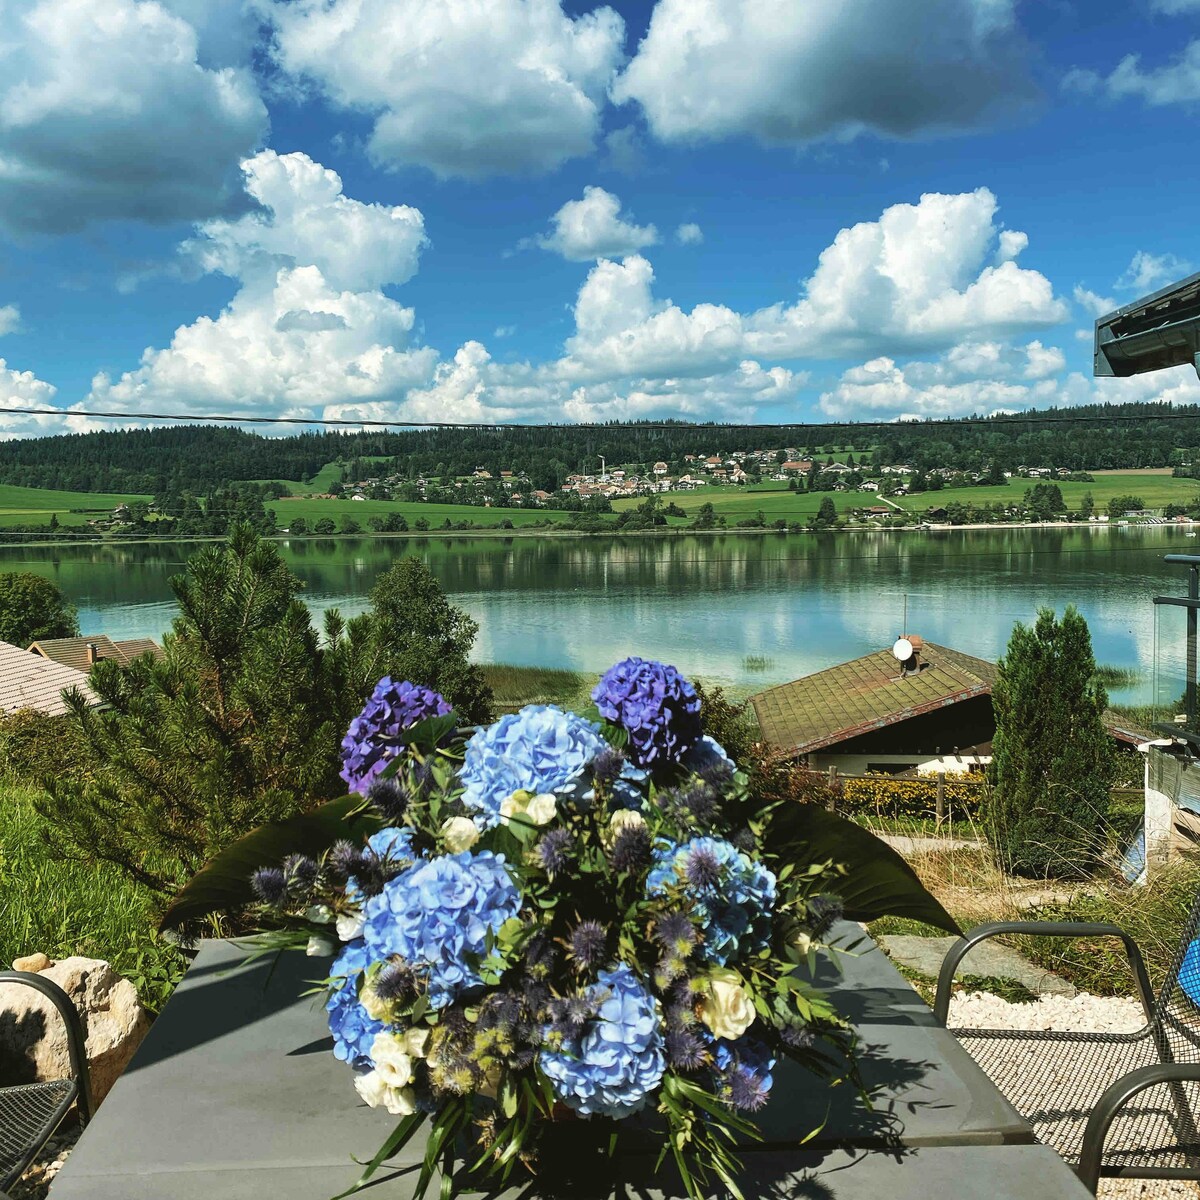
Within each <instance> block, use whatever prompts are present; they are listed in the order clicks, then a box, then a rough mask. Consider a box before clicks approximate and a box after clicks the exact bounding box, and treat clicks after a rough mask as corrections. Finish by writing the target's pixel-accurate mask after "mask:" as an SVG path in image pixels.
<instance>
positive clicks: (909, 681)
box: [750, 642, 996, 754]
mask: <svg viewBox="0 0 1200 1200" xmlns="http://www.w3.org/2000/svg"><path fill="white" fill-rule="evenodd" d="M921 662H922V669H921V670H919V671H911V672H908V673H907V674H902V673H901V671H900V664H899V663H898V662H897V661H896V660H895V658H893V657H892V652H891V651H890V650H879V651H876V652H875V653H874V654H866V655H864V656H863V657H862V658H856V659H854V660H853V662H847V663H841V664H840V665H839V666H836V667H830V668H829V669H828V670H825V671H818V672H817V673H816V674H815V675H806V676H805V677H804V678H803V679H797V680H796V681H795V682H793V683H784V684H781V685H780V686H779V687H773V688H770V689H768V690H767V691H765V692H759V694H758V695H757V696H752V697H751V698H750V703H751V704H752V705H753V706H754V712H755V714H756V715H757V717H758V724H759V727H760V728H761V729H762V733H763V737H764V738H765V739H766V741H767V742H768V743H769V744H770V745H771V746H773V747H775V748H777V749H781V750H783V749H786V750H794V751H795V752H796V753H798V754H806V753H808V752H809V751H812V750H820V749H823V748H824V747H826V746H832V745H836V744H837V743H838V742H844V741H846V740H847V739H848V738H852V737H856V736H857V735H858V734H860V733H867V732H868V731H870V730H872V729H882V728H883V727H884V726H886V725H895V724H897V723H898V722H900V721H907V720H908V719H909V718H910V717H916V716H919V715H920V714H922V713H927V712H932V711H933V710H934V709H938V708H945V707H946V706H948V705H951V704H957V703H958V702H959V701H960V700H970V699H972V698H974V697H975V696H988V695H990V694H991V691H992V683H993V681H994V680H995V678H996V668H995V666H994V664H992V663H989V662H985V661H984V660H983V659H981V658H973V657H972V656H971V655H970V654H961V653H959V651H957V650H948V649H947V648H946V647H945V646H938V645H936V644H935V643H933V642H926V643H925V644H924V647H923V648H922V651H921Z"/></svg>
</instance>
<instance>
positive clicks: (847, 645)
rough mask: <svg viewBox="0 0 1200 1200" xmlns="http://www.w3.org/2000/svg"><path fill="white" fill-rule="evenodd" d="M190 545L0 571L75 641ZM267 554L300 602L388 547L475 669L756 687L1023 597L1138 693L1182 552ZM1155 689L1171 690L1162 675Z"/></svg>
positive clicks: (350, 577)
mask: <svg viewBox="0 0 1200 1200" xmlns="http://www.w3.org/2000/svg"><path fill="white" fill-rule="evenodd" d="M197 548H198V545H197V544H195V543H175V544H171V543H162V544H140V545H139V544H130V545H120V546H117V545H91V546H58V547H36V546H28V547H11V548H9V547H5V548H0V571H7V570H22V571H33V572H36V573H37V574H39V575H44V576H46V577H47V578H49V579H52V580H54V582H55V583H57V584H58V586H59V587H60V588H61V589H62V591H63V592H64V593H65V594H66V595H67V596H68V597H69V598H70V599H71V600H72V601H73V602H74V603H75V604H76V605H77V606H78V608H79V619H80V624H81V627H82V629H83V631H84V632H85V633H105V634H108V635H109V636H111V637H114V638H124V637H135V636H153V637H160V636H161V635H162V633H163V631H164V630H166V629H167V628H168V627H169V626H170V622H171V619H172V617H173V615H174V605H173V602H172V600H171V592H170V588H169V586H168V580H169V578H170V577H171V576H172V575H175V574H177V573H178V572H180V571H181V570H182V569H183V566H184V563H185V561H186V558H187V556H188V555H189V554H190V553H194V552H195V550H196V549H197ZM281 549H282V551H283V554H284V556H285V558H286V559H287V561H288V563H289V565H290V566H291V568H292V569H293V570H294V571H295V573H296V574H297V575H298V576H299V577H300V578H301V579H302V580H303V581H304V584H305V595H306V599H307V601H308V603H309V604H310V606H311V607H312V608H313V609H314V610H324V609H327V608H330V607H335V606H336V607H337V608H340V609H341V610H342V611H343V613H346V614H347V615H349V614H353V613H357V612H360V611H362V609H363V608H364V607H366V596H367V593H368V591H369V590H370V588H371V585H372V584H373V583H374V581H375V578H376V576H378V575H379V573H380V572H381V571H383V570H385V569H386V568H387V567H388V566H389V565H390V564H391V563H392V562H394V561H395V560H396V559H397V558H399V557H401V556H403V555H406V554H412V555H417V556H419V557H420V558H422V559H424V560H425V561H426V562H427V563H428V564H429V566H430V568H431V570H432V571H433V572H434V574H435V575H436V576H437V578H438V579H439V580H440V581H441V584H442V586H443V587H444V588H445V590H446V592H447V593H448V594H449V595H450V596H452V597H453V599H454V601H455V602H456V603H457V604H459V605H461V606H462V607H463V608H465V609H466V610H467V611H468V612H469V613H470V614H471V615H472V616H473V617H474V618H475V619H476V620H477V621H478V622H479V638H478V641H477V643H476V650H475V656H476V657H477V658H478V659H479V660H481V661H486V662H507V663H515V664H520V665H541V666H554V667H570V668H575V669H579V670H585V671H597V672H598V671H600V670H602V669H604V668H605V667H607V666H609V665H610V664H611V663H613V662H614V661H616V660H617V659H619V658H621V657H623V656H625V655H627V654H642V655H644V656H653V657H657V658H662V659H665V660H667V661H670V662H674V663H675V664H676V665H678V666H679V667H680V668H681V669H682V670H684V671H685V672H686V673H690V674H695V675H701V676H705V677H709V678H713V679H717V680H722V681H726V682H727V683H730V684H734V685H737V686H738V688H739V690H741V689H745V688H754V687H756V686H766V685H768V684H771V683H777V682H781V681H783V680H787V679H792V678H795V677H797V676H799V675H803V674H806V673H808V672H810V671H815V670H819V669H821V668H822V667H827V666H831V665H833V664H835V663H838V662H842V661H844V660H846V659H849V658H854V657H856V656H858V655H860V654H865V653H867V652H869V651H871V650H876V649H880V648H882V647H886V646H890V645H891V643H892V642H893V641H894V639H895V638H896V637H897V635H898V634H900V633H901V632H904V631H905V630H904V629H903V626H904V624H905V605H906V604H907V614H908V616H907V632H911V633H918V634H920V635H921V636H923V637H924V638H926V639H927V640H930V641H934V642H941V643H943V644H945V645H949V646H952V647H955V648H956V649H960V650H963V651H966V652H967V653H970V654H975V655H978V656H979V657H982V658H989V659H994V658H996V657H997V656H998V655H999V654H1001V653H1002V652H1003V649H1004V646H1005V644H1006V642H1007V640H1008V636H1009V634H1010V632H1011V630H1012V626H1013V623H1014V622H1015V621H1021V620H1023V621H1031V620H1032V619H1033V618H1034V616H1035V613H1036V610H1037V607H1038V606H1039V605H1050V606H1052V607H1054V608H1055V609H1059V610H1061V609H1062V608H1063V607H1064V606H1065V605H1066V604H1068V603H1073V604H1075V605H1076V606H1077V607H1078V608H1079V609H1080V610H1081V611H1082V612H1083V614H1084V615H1085V616H1086V617H1087V620H1088V622H1089V624H1090V626H1091V630H1092V637H1093V641H1094V646H1095V651H1096V659H1097V661H1098V662H1101V663H1108V664H1112V665H1114V666H1120V667H1127V668H1131V669H1133V670H1135V671H1137V672H1138V676H1139V677H1138V682H1137V683H1136V684H1135V685H1134V686H1132V687H1130V688H1123V689H1120V690H1116V689H1114V690H1113V692H1112V696H1113V699H1114V700H1115V701H1121V702H1127V703H1128V702H1144V701H1148V700H1150V699H1151V696H1152V693H1153V691H1154V680H1153V676H1154V663H1155V643H1156V627H1157V628H1158V629H1159V638H1160V640H1161V641H1162V642H1163V645H1164V653H1166V654H1167V655H1168V657H1170V658H1171V659H1172V660H1174V659H1176V658H1177V657H1178V652H1179V650H1180V647H1179V645H1178V638H1179V634H1180V632H1181V630H1182V620H1181V618H1177V615H1178V614H1179V612H1180V610H1178V609H1174V610H1170V612H1169V613H1168V614H1166V615H1164V616H1162V617H1161V618H1160V619H1159V620H1158V621H1157V622H1156V615H1155V609H1154V606H1153V605H1152V604H1151V597H1152V596H1154V595H1156V594H1163V593H1168V594H1182V593H1183V592H1184V590H1185V587H1186V578H1185V575H1186V572H1185V570H1184V569H1183V568H1181V567H1178V566H1175V567H1172V566H1168V565H1167V564H1165V563H1164V562H1163V561H1162V557H1163V555H1164V554H1167V553H1200V541H1197V540H1194V539H1188V538H1187V537H1186V535H1185V533H1184V531H1183V530H1181V529H1178V528H1174V527H1168V526H1149V527H1139V528H1134V527H1114V528H1111V529H1110V528H1103V527H1100V528H1095V527H1092V528H1081V529H1057V528H1056V529H1045V530H1038V529H995V530H957V531H953V530H952V531H946V532H921V533H917V532H904V533H896V532H891V533H887V532H882V531H880V532H877V533H859V534H845V535H824V536H820V535H808V534H805V535H790V536H789V535H783V534H768V535H765V536H743V535H737V534H716V535H711V536H709V535H699V536H695V535H687V536H682V535H675V536H671V537H624V538H620V537H576V538H567V537H552V538H535V537H519V538H511V539H500V538H432V539H424V538H395V539H370V538H363V539H349V540H335V539H328V540H320V539H314V540H311V541H305V540H296V539H293V540H290V541H284V542H282V543H281ZM1172 686H1173V685H1172Z"/></svg>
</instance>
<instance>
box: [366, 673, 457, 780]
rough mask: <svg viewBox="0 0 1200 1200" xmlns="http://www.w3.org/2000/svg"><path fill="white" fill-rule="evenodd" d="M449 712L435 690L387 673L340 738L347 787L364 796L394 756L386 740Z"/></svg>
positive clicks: (393, 749)
mask: <svg viewBox="0 0 1200 1200" xmlns="http://www.w3.org/2000/svg"><path fill="white" fill-rule="evenodd" d="M450 711H451V708H450V705H449V704H447V703H446V700H445V698H444V697H442V696H440V695H439V694H438V693H437V692H433V691H430V690H429V688H423V687H418V686H417V685H416V684H415V683H409V682H408V681H407V680H405V681H404V682H402V683H394V682H393V681H392V677H391V676H390V675H385V676H384V677H383V678H382V679H381V680H380V681H379V682H378V683H377V684H376V685H375V690H374V691H373V692H372V693H371V698H370V699H369V700H368V701H367V702H366V704H365V705H364V706H363V710H362V712H360V713H359V714H358V716H357V717H355V718H354V720H353V721H351V722H350V728H349V729H348V730H347V731H346V736H345V737H344V738H343V739H342V778H343V779H344V780H345V781H346V786H347V787H348V788H349V789H350V791H352V792H361V793H362V794H363V795H365V794H366V791H367V788H369V787H370V786H371V783H372V781H373V780H374V779H376V778H377V777H378V776H379V775H380V774H382V772H383V769H384V767H386V766H387V765H388V763H389V762H390V761H391V760H392V759H393V758H395V757H396V753H397V750H398V747H397V746H395V745H394V744H390V743H389V739H391V738H395V737H396V735H397V734H399V732H400V731H401V730H402V729H407V728H408V727H409V726H410V725H415V724H416V723H417V722H418V721H423V720H425V719H426V718H427V717H440V716H445V715H446V714H447V713H448V712H450Z"/></svg>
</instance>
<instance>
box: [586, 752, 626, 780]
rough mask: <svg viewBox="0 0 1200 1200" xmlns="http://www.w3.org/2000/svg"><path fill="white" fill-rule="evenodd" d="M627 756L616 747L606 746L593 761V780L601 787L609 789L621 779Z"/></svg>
mask: <svg viewBox="0 0 1200 1200" xmlns="http://www.w3.org/2000/svg"><path fill="white" fill-rule="evenodd" d="M624 767H625V755H623V754H622V753H621V752H620V750H618V749H617V748H616V747H615V746H607V745H606V746H605V747H604V749H603V750H601V751H600V753H599V754H597V755H596V757H595V759H593V760H592V778H593V779H594V780H595V781H596V783H597V784H598V785H599V786H600V787H609V786H611V785H612V784H614V783H616V782H617V780H618V779H620V778H621V772H622V770H623V769H624Z"/></svg>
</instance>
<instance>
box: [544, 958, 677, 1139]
mask: <svg viewBox="0 0 1200 1200" xmlns="http://www.w3.org/2000/svg"><path fill="white" fill-rule="evenodd" d="M588 998H589V999H590V1000H592V1001H593V1002H599V1005H600V1010H599V1014H598V1016H596V1017H595V1018H594V1019H593V1020H591V1021H589V1022H588V1023H587V1026H586V1028H585V1030H584V1033H583V1034H582V1036H580V1037H578V1038H574V1039H568V1041H567V1042H566V1043H564V1045H563V1047H562V1049H561V1050H543V1051H542V1052H541V1055H540V1065H541V1069H542V1073H543V1074H544V1075H545V1076H546V1078H547V1079H548V1080H549V1081H550V1085H551V1087H553V1089H554V1094H555V1095H556V1096H557V1097H558V1098H559V1099H560V1100H561V1101H562V1102H563V1103H564V1104H565V1105H567V1106H568V1107H569V1108H573V1109H574V1110H575V1111H576V1112H579V1113H582V1114H583V1115H584V1116H589V1117H590V1116H604V1117H614V1118H617V1119H620V1118H621V1117H627V1116H629V1115H630V1114H631V1113H635V1112H637V1111H638V1110H639V1109H640V1108H642V1107H643V1106H644V1105H645V1103H646V1101H647V1099H648V1098H649V1096H650V1093H651V1092H653V1091H654V1089H655V1088H657V1087H658V1085H659V1083H661V1082H662V1077H663V1071H664V1070H665V1069H666V1057H665V1055H664V1053H663V1035H662V1028H661V1024H662V1022H661V1014H660V1011H659V1005H658V1001H657V1000H655V998H654V997H653V996H652V995H650V993H649V992H648V991H646V989H645V988H644V987H643V986H642V984H641V983H640V982H639V981H638V978H637V976H636V975H634V973H633V972H632V971H631V970H630V969H629V968H628V967H627V966H625V965H624V964H623V963H622V964H621V965H619V966H616V967H613V968H611V969H610V970H607V971H601V972H600V975H599V982H598V983H596V984H594V985H593V986H592V987H591V988H590V989H589V990H588Z"/></svg>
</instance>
